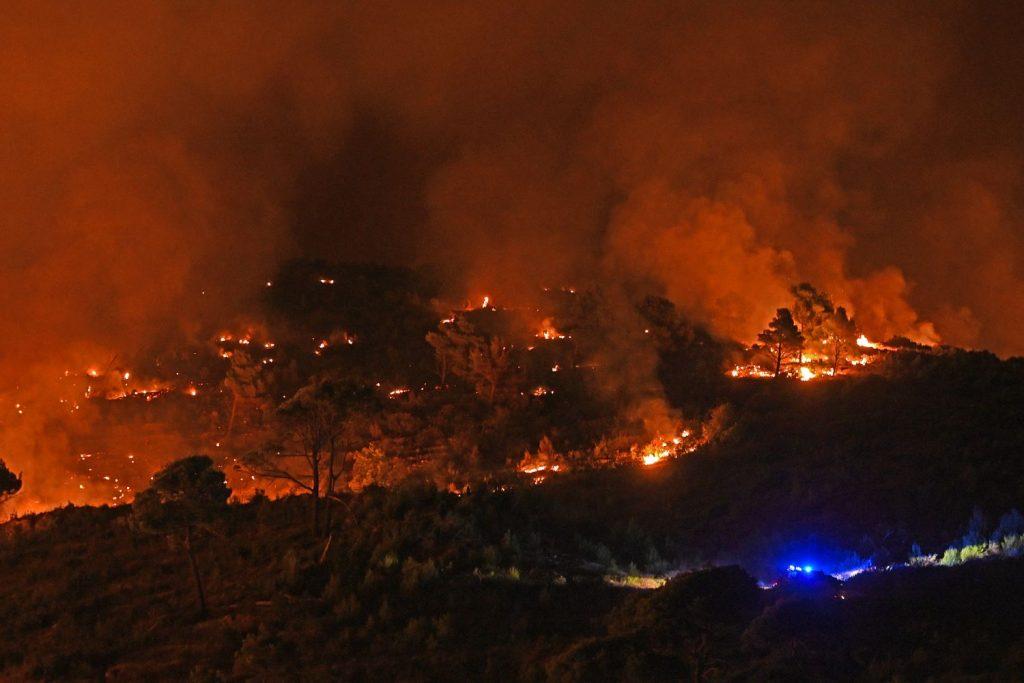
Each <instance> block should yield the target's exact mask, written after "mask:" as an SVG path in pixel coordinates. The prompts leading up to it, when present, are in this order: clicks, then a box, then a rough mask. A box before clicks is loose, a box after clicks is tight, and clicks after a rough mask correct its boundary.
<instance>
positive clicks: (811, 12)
mask: <svg viewBox="0 0 1024 683" xmlns="http://www.w3.org/2000/svg"><path fill="white" fill-rule="evenodd" d="M1018 14H1019V12H1018V11H1017V10H1014V9H1013V8H1008V9H992V8H983V7H980V6H978V5H977V4H976V3H966V2H965V3H920V4H918V3H900V4H899V5H898V6H895V5H886V6H866V5H865V4H864V3H828V4H821V3H806V4H804V3H747V2H744V3H728V2H725V3H723V2H693V3H678V2H651V1H646V0H640V1H638V2H630V3H622V2H607V3H605V2H593V1H588V2H573V1H572V0H562V1H559V2H525V3H497V2H477V3H455V2H432V3H414V2H410V3H330V4H328V3H298V2H225V3H217V4H210V3H193V2H166V1H161V2H147V1H145V0H142V1H136V2H125V3H89V2H69V3H39V2H19V1H17V0H16V1H15V2H14V3H13V4H11V5H9V6H8V7H7V8H6V10H5V12H4V17H3V18H2V19H0V83H2V84H3V89H2V99H3V104H4V106H3V107H0V126H2V129H3V131H4V135H3V143H2V144H3V153H2V154H0V221H2V225H3V227H2V229H0V253H2V254H3V257H2V262H0V297H2V301H3V310H4V313H5V315H4V316H3V322H2V323H0V325H2V326H3V327H2V329H0V364H2V367H0V382H2V385H3V386H4V387H5V388H6V389H7V390H10V391H13V390H14V389H15V388H16V387H24V386H25V385H26V384H28V383H31V382H35V381H38V378H39V377H46V378H51V377H56V376H58V375H59V373H60V372H62V371H63V370H64V369H66V368H68V367H69V366H73V365H75V364H81V363H83V362H87V361H85V360H83V359H85V358H91V357H95V356H97V355H99V354H112V353H125V352H128V351H130V350H132V349H137V348H140V347H142V346H144V345H146V344H149V343H152V342H153V341H154V340H155V339H159V338H164V337H166V336H167V335H175V334H184V335H188V334H189V333H190V331H191V330H194V329H196V326H197V325H199V324H200V323H201V322H204V321H209V320H214V319H217V318H218V317H221V316H229V315H231V313H232V311H235V310H237V309H238V307H239V306H241V305H242V304H243V303H244V302H245V301H246V299H247V298H248V297H249V296H251V295H252V294H253V292H254V291H255V290H256V289H257V288H258V287H259V286H260V285H261V283H262V282H263V280H264V279H265V277H266V276H267V273H269V272H271V271H272V270H273V268H274V266H275V265H276V264H277V263H279V262H280V261H281V260H282V259H284V258H287V257H291V256H296V255H302V254H316V255H317V256H324V255H326V256H328V257H331V258H335V259H339V260H376V261H385V262H388V263H401V264H415V265H420V264H423V265H431V266H433V267H436V268H440V269H441V270H442V272H446V273H449V274H451V275H452V277H451V279H450V284H451V285H452V286H453V287H464V288H465V289H467V290H472V291H476V292H479V291H489V292H491V293H493V294H496V295H498V296H499V297H500V298H501V299H502V300H504V301H509V300H512V299H514V298H515V296H516V293H517V292H521V291H523V289H524V286H525V285H532V284H537V285H541V284H556V285H557V284H563V283H572V282H577V281H582V280H593V279H600V280H605V281H611V282H623V283H641V284H645V285H647V286H650V287H653V288H655V289H658V290H661V291H662V292H663V293H664V294H665V295H666V296H668V297H669V298H671V299H672V300H673V301H675V302H676V303H677V305H679V306H680V307H681V308H682V310H683V311H684V312H686V313H687V314H688V315H690V316H692V317H694V318H695V319H697V320H700V321H702V322H705V323H707V324H708V325H709V326H710V327H711V328H712V329H713V330H714V331H715V332H717V333H719V334H722V335H727V336H731V337H734V338H737V339H741V340H750V339H752V338H753V336H754V335H756V333H757V331H758V329H759V328H760V327H761V326H762V325H763V324H764V321H765V320H766V319H767V318H768V317H769V316H770V314H771V312H772V311H773V310H774V308H775V307H777V306H779V305H784V304H785V303H786V302H787V299H788V296H787V288H788V286H789V285H790V284H791V283H793V282H795V281H800V280H809V281H811V282H813V283H815V284H816V285H818V286H821V287H823V288H825V289H827V290H829V291H830V292H831V293H832V294H833V296H834V297H835V298H836V299H837V301H839V302H841V303H844V304H847V305H849V306H850V307H851V308H852V310H853V312H854V313H855V315H856V316H857V318H858V320H859V322H860V323H861V325H862V327H863V328H864V329H865V331H866V332H867V333H868V334H869V335H870V336H872V337H876V338H882V337H887V336H889V335H892V334H906V335H909V336H911V337H914V338H917V339H923V340H939V339H941V340H942V341H946V342H949V343H954V344H962V345H968V346H978V347H986V348H990V349H992V350H994V351H996V352H998V353H1001V354H1004V355H1005V354H1016V353H1020V352H1022V351H1024V341H1022V338H1024V329H1022V320H1021V318H1022V308H1024V274H1022V271H1021V265H1022V255H1024V244H1022V236H1021V235H1022V231H1021V229H1020V226H1021V199H1022V197H1021V161H1022V154H1024V137H1022V136H1024V134H1022V132H1021V131H1022V129H1021V127H1020V125H1019V122H1020V120H1021V114H1022V113H1024V112H1022V111H1021V104H1022V102H1021V97H1022V90H1021V88H1020V86H1019V82H1018V81H1019V74H1020V72H1021V67H1022V66H1024V48H1022V47H1021V45H1024V40H1022V38H1024V36H1022V35H1021V29H1020V27H1021V26H1024V22H1022V21H1020V19H1021V17H1020V16H1017V15H1018ZM12 457H14V456H12Z"/></svg>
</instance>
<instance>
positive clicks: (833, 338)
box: [822, 306, 857, 375]
mask: <svg viewBox="0 0 1024 683" xmlns="http://www.w3.org/2000/svg"><path fill="white" fill-rule="evenodd" d="M822 333H823V335H824V340H823V341H824V342H825V345H826V347H827V348H828V353H829V360H830V361H831V364H832V374H833V375H837V374H839V369H840V366H841V365H842V363H843V359H844V358H845V357H846V353H847V351H848V350H849V349H850V348H852V347H853V345H854V344H855V343H856V339H857V326H856V325H855V324H854V322H853V320H852V319H851V318H850V317H849V316H848V315H847V314H846V309H845V308H843V307H842V306H839V307H838V308H836V310H835V311H834V312H833V313H830V314H829V315H827V316H826V317H825V321H824V323H823V324H822Z"/></svg>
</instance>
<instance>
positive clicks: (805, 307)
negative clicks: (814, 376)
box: [789, 282, 835, 364]
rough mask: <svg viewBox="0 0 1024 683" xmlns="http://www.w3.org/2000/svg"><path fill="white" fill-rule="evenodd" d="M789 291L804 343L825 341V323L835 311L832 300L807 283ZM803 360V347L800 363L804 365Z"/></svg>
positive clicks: (802, 283) (794, 315)
mask: <svg viewBox="0 0 1024 683" xmlns="http://www.w3.org/2000/svg"><path fill="white" fill-rule="evenodd" d="M789 291H790V292H791V293H792V294H793V309H792V313H793V320H795V321H796V323H797V325H798V326H799V327H800V333H801V334H802V335H803V338H804V342H812V341H814V342H822V341H825V336H826V330H825V322H826V321H827V320H828V318H829V316H831V315H832V313H833V312H834V311H835V307H834V306H833V304H832V298H831V297H829V295H828V293H826V292H822V291H819V290H818V289H816V288H815V287H814V286H812V285H811V284H810V283H807V282H801V283H800V284H798V285H794V286H793V287H792V288H790V290H789ZM803 360H804V359H803V346H802V345H801V347H800V358H799V362H800V363H801V364H803Z"/></svg>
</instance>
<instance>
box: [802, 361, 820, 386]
mask: <svg viewBox="0 0 1024 683" xmlns="http://www.w3.org/2000/svg"><path fill="white" fill-rule="evenodd" d="M815 377H817V375H816V374H815V373H814V371H813V370H811V369H810V368H809V367H807V366H806V365H801V366H800V381H801V382H810V381H811V380H812V379H814V378H815Z"/></svg>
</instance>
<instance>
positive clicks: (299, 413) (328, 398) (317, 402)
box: [244, 380, 373, 535]
mask: <svg viewBox="0 0 1024 683" xmlns="http://www.w3.org/2000/svg"><path fill="white" fill-rule="evenodd" d="M372 403H373V392H372V391H371V390H370V389H368V388H366V387H362V386H360V385H357V384H353V383H347V382H332V381H329V380H314V381H313V382H311V383H310V384H307V385H306V386H304V387H302V388H301V389H299V390H298V391H297V392H295V395H294V396H292V397H291V398H290V399H288V400H287V401H286V402H285V403H284V404H282V405H281V407H280V408H279V409H278V417H279V418H280V420H281V423H282V427H283V429H284V431H285V432H286V437H287V440H288V441H291V442H293V443H296V444H297V445H298V446H299V447H300V448H301V449H302V453H301V455H298V456H297V455H295V454H293V453H288V452H287V451H288V448H287V446H278V445H276V444H271V445H267V446H265V447H264V448H262V449H259V450H257V451H254V452H252V453H249V454H247V455H246V456H245V458H244V464H245V466H246V467H247V469H248V470H249V471H250V472H252V473H253V474H255V475H256V476H260V477H264V478H269V479H282V480H285V481H289V482H291V483H292V484H294V485H295V486H296V487H298V488H299V489H301V490H304V491H307V492H308V493H309V494H310V495H311V496H312V517H313V533H314V534H316V535H319V534H320V530H321V526H322V525H321V523H320V511H321V510H320V508H321V498H323V497H331V496H333V495H334V490H335V485H336V483H337V480H338V478H339V477H340V475H341V474H342V473H343V472H344V471H345V470H346V469H347V468H350V467H351V464H352V463H351V460H350V459H348V458H344V459H343V458H341V457H340V456H341V455H342V453H341V451H342V448H343V446H347V448H345V449H344V450H345V452H349V451H351V450H353V449H355V448H357V447H358V446H361V445H363V444H354V443H348V444H342V443H341V440H342V437H343V436H344V435H345V433H346V426H347V424H346V421H347V420H348V418H349V417H350V416H352V415H353V414H354V413H355V412H357V411H358V410H362V409H367V408H369V407H370V406H371V405H372ZM296 459H301V462H302V466H301V467H297V468H293V467H289V466H288V463H289V461H290V460H296Z"/></svg>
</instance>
